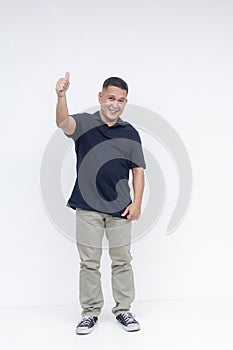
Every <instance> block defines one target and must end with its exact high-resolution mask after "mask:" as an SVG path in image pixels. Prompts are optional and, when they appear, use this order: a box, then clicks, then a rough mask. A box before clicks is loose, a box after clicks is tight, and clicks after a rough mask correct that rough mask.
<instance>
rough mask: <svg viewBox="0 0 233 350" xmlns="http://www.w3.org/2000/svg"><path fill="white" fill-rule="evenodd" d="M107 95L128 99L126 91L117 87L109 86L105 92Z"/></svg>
mask: <svg viewBox="0 0 233 350" xmlns="http://www.w3.org/2000/svg"><path fill="white" fill-rule="evenodd" d="M103 91H104V92H105V93H106V94H108V95H114V96H121V97H126V95H127V92H126V90H124V89H121V88H119V87H117V86H112V85H110V86H108V87H107V89H104V90H103Z"/></svg>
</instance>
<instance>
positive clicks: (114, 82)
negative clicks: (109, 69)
mask: <svg viewBox="0 0 233 350" xmlns="http://www.w3.org/2000/svg"><path fill="white" fill-rule="evenodd" d="M109 86H116V87H118V88H120V89H122V90H126V92H127V94H128V91H129V88H128V85H127V83H126V82H125V81H124V80H123V79H121V78H118V77H110V78H108V79H106V80H105V81H104V83H103V89H107V88H108V87H109Z"/></svg>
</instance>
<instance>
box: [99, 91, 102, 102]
mask: <svg viewBox="0 0 233 350" xmlns="http://www.w3.org/2000/svg"><path fill="white" fill-rule="evenodd" d="M102 97H103V94H102V92H99V93H98V99H99V103H101V102H102Z"/></svg>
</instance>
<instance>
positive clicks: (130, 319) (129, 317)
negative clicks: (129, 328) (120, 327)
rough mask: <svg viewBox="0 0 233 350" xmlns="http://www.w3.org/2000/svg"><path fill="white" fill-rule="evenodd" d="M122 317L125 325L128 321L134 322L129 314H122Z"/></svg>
mask: <svg viewBox="0 0 233 350" xmlns="http://www.w3.org/2000/svg"><path fill="white" fill-rule="evenodd" d="M122 317H123V319H124V321H125V322H127V323H128V322H130V321H133V322H135V319H134V317H133V315H132V314H131V313H130V312H124V313H122Z"/></svg>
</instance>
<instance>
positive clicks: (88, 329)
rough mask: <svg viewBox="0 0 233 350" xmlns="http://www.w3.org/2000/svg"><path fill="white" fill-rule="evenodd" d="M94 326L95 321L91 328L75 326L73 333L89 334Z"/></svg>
mask: <svg viewBox="0 0 233 350" xmlns="http://www.w3.org/2000/svg"><path fill="white" fill-rule="evenodd" d="M96 326H97V322H96V323H95V324H94V326H93V327H91V328H84V327H80V328H76V330H75V333H76V334H78V335H84V334H90V333H91V332H92V331H93V330H94V329H95V327H96Z"/></svg>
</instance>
